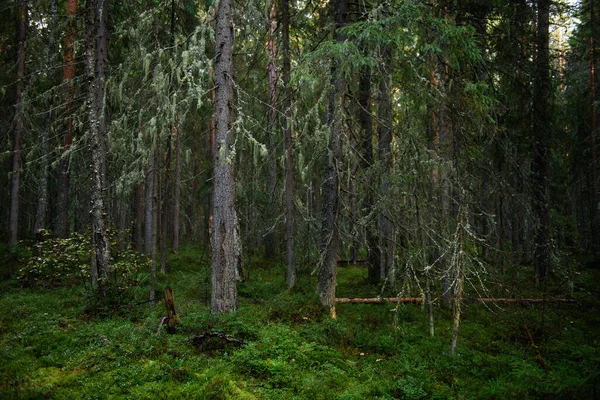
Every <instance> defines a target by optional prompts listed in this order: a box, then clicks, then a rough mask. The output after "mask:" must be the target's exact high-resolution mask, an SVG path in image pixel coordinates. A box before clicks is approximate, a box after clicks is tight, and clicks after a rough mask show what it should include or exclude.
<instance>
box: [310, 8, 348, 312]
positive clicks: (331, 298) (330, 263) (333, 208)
mask: <svg viewBox="0 0 600 400" xmlns="http://www.w3.org/2000/svg"><path fill="white" fill-rule="evenodd" d="M332 4H333V6H334V7H335V9H334V12H335V28H336V31H335V40H337V41H338V42H343V41H344V37H343V35H342V34H341V32H340V28H342V27H344V26H345V25H346V21H347V14H348V3H347V1H346V0H335V1H334V2H332ZM336 64H337V60H332V67H331V86H332V87H331V95H330V98H329V127H330V135H329V144H328V146H327V152H326V154H325V160H324V165H323V211H322V216H321V259H320V260H319V270H318V274H317V280H318V282H317V291H318V295H319V300H320V302H321V304H322V305H323V306H325V307H328V308H329V312H330V315H331V317H332V318H335V316H336V314H335V285H336V276H337V271H336V266H337V257H338V249H339V241H340V239H339V232H338V216H339V208H340V205H339V202H340V201H339V168H340V167H341V161H342V135H343V130H344V118H343V110H344V107H343V103H344V96H345V92H346V82H345V81H344V77H343V74H342V72H341V71H339V70H338V68H336Z"/></svg>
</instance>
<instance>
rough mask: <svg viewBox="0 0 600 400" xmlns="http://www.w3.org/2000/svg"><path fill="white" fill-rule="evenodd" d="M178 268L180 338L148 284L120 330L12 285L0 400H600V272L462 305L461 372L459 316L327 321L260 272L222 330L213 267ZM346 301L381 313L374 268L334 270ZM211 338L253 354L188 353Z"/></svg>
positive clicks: (218, 347) (118, 315)
mask: <svg viewBox="0 0 600 400" xmlns="http://www.w3.org/2000/svg"><path fill="white" fill-rule="evenodd" d="M168 265H169V270H168V273H167V275H165V276H161V277H159V288H164V287H166V286H167V285H169V286H171V287H172V288H173V289H174V293H175V299H176V303H177V308H178V312H179V314H180V318H181V321H182V325H181V326H180V327H179V328H178V330H177V332H176V333H175V334H172V335H169V334H167V332H166V330H165V327H164V326H163V327H160V328H159V324H160V321H161V318H162V316H163V315H165V313H166V312H165V309H164V305H163V304H162V302H159V303H157V304H155V305H154V306H152V305H151V304H149V303H148V302H146V301H145V300H146V298H147V289H148V286H149V279H148V277H147V276H145V275H144V274H140V276H139V280H138V286H135V287H132V288H130V289H128V295H127V296H125V297H123V299H122V301H120V302H117V303H118V305H117V307H118V310H116V311H115V310H114V307H113V312H112V314H109V313H98V312H97V309H93V308H90V304H92V303H93V302H94V299H93V298H91V297H90V296H89V294H88V292H87V290H89V289H85V288H83V287H80V286H63V287H58V288H43V287H28V288H22V287H21V286H20V285H19V284H18V282H17V281H16V280H8V281H5V282H3V283H2V284H1V287H0V316H1V323H0V398H3V399H4V398H26V399H31V398H58V399H76V398H90V399H92V398H136V399H137V398H148V399H150V398H152V399H154V398H199V399H226V398H231V399H263V398H275V399H279V398H280V399H307V398H308V399H367V398H380V399H392V398H401V399H429V398H436V399H454V398H456V399H459V398H463V399H512V398H519V399H537V398H553V399H554V398H581V399H589V398H597V396H598V395H599V393H598V391H599V390H598V388H597V386H598V383H599V381H600V377H599V375H600V352H599V339H598V338H599V335H598V333H599V332H600V315H599V313H598V307H599V305H600V304H599V302H598V286H599V285H600V269H599V268H598V266H594V265H593V264H589V265H587V266H584V267H582V268H581V270H580V271H579V275H578V277H577V279H576V281H575V282H574V284H573V297H574V298H575V299H577V300H578V302H577V303H573V304H546V305H544V306H543V305H540V304H537V305H535V306H532V305H516V304H515V305H510V306H506V305H502V304H500V305H494V304H487V305H486V304H480V303H474V302H469V301H465V303H464V305H463V318H462V322H461V327H460V335H459V341H458V348H457V355H456V356H454V357H451V356H450V354H449V350H450V338H451V313H450V312H449V311H446V310H445V309H444V308H443V307H441V306H440V305H439V304H437V303H436V307H435V310H434V313H435V336H434V337H430V335H429V327H428V321H427V313H426V311H425V309H424V308H422V307H420V306H417V305H413V304H407V305H400V306H399V307H396V306H395V304H390V303H388V304H338V305H337V319H335V320H332V319H330V318H329V316H328V315H327V314H326V313H325V312H323V310H321V309H320V307H319V306H318V305H317V302H316V296H315V294H314V285H315V277H314V276H310V274H309V272H310V271H308V270H307V269H306V268H304V269H301V270H300V275H299V285H298V286H299V287H298V288H297V289H296V290H295V291H294V292H291V293H290V292H286V291H284V290H282V288H284V287H285V270H284V266H283V265H278V264H275V263H272V262H271V263H269V262H264V261H260V262H258V261H256V262H254V263H253V264H252V265H250V266H249V267H248V268H247V269H246V270H245V271H244V275H245V276H246V277H247V278H246V279H245V281H243V282H241V283H240V284H239V292H240V296H241V300H240V307H239V311H238V312H237V313H235V314H232V315H221V316H215V315H212V314H211V313H210V311H209V305H208V303H209V299H210V293H209V286H210V282H209V280H210V279H209V278H210V276H209V268H208V266H207V257H206V255H205V254H203V253H202V252H200V251H198V250H195V249H192V248H188V249H184V250H183V251H181V252H180V253H179V254H177V255H171V256H170V259H169V264H168ZM582 265H583V264H582ZM521 268H522V269H521V270H515V271H507V272H506V273H505V281H506V282H510V276H511V274H526V273H527V272H526V271H525V270H524V268H526V267H521ZM551 279H552V278H551ZM519 281H521V277H520V279H519ZM552 282H554V281H552ZM582 282H587V286H583V285H582ZM589 282H594V284H589ZM552 284H553V283H551V282H549V284H548V286H549V287H550V286H552ZM594 285H596V286H594ZM527 287H529V288H530V291H529V292H528V291H527V290H528V289H527ZM491 290H493V288H491ZM504 290H505V289H504ZM515 290H517V289H515ZM518 290H521V291H522V293H520V295H523V296H525V295H527V294H531V295H532V296H537V295H538V294H539V293H538V292H539V289H538V288H536V287H535V285H531V284H530V285H528V286H527V285H523V287H521V288H518ZM337 293H338V296H339V297H343V296H347V297H371V296H376V295H377V294H379V288H373V287H371V286H370V285H368V284H367V283H366V270H365V269H364V268H362V267H359V266H349V267H340V268H338V288H337ZM99 315H100V316H99ZM207 332H220V333H223V334H226V335H227V337H229V338H233V339H236V340H237V341H239V342H240V343H241V342H243V343H245V344H240V343H237V342H231V343H230V342H225V341H219V340H215V341H214V342H213V343H212V344H211V343H209V342H204V343H203V344H202V345H201V346H197V345H195V341H194V338H195V337H196V336H197V335H201V334H205V333H207Z"/></svg>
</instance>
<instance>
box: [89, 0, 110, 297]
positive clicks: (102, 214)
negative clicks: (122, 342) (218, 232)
mask: <svg viewBox="0 0 600 400" xmlns="http://www.w3.org/2000/svg"><path fill="white" fill-rule="evenodd" d="M106 4H107V0H88V3H87V16H86V57H85V61H86V77H87V81H88V92H87V110H88V125H89V130H90V142H91V143H90V147H91V148H90V150H91V155H92V193H91V197H92V210H91V216H92V235H93V238H92V243H93V246H94V248H93V261H92V265H95V268H96V270H97V276H98V293H99V294H100V295H101V296H103V295H104V293H105V284H106V282H105V280H106V277H107V273H108V269H109V267H110V261H111V255H110V243H109V240H108V219H107V207H106V197H105V196H106V186H105V185H106V155H107V153H106V152H107V144H106V140H107V138H106V124H105V122H104V120H105V116H104V86H105V82H104V66H105V65H106V56H107V52H106V51H107V46H106V44H107V41H106V21H107V13H108V9H107V7H106Z"/></svg>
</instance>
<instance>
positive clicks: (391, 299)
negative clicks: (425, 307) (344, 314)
mask: <svg viewBox="0 0 600 400" xmlns="http://www.w3.org/2000/svg"><path fill="white" fill-rule="evenodd" d="M335 302H336V303H413V304H421V303H422V302H423V298H422V297H372V298H358V297H354V298H348V297H339V298H337V299H335Z"/></svg>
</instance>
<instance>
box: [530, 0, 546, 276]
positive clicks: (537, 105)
mask: <svg viewBox="0 0 600 400" xmlns="http://www.w3.org/2000/svg"><path fill="white" fill-rule="evenodd" d="M537 4H538V16H537V35H536V49H537V58H536V70H535V76H534V81H533V96H534V99H533V114H534V115H533V165H532V182H533V211H534V214H535V216H536V219H537V228H536V231H535V239H534V240H535V244H534V249H533V263H534V267H535V273H536V276H537V277H538V278H540V279H544V278H545V277H546V275H547V273H548V269H549V262H550V206H549V203H548V197H549V196H548V189H549V187H548V179H549V165H548V134H549V131H550V123H549V121H550V110H549V98H550V61H549V48H548V47H549V46H548V45H549V26H550V1H549V0H538V2H537Z"/></svg>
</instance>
